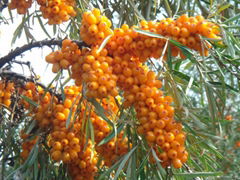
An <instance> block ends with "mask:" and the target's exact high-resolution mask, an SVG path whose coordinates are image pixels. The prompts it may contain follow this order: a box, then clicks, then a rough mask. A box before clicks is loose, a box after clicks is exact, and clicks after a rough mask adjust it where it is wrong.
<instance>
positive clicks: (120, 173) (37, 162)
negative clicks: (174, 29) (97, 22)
mask: <svg viewBox="0 0 240 180" xmlns="http://www.w3.org/2000/svg"><path fill="white" fill-rule="evenodd" d="M34 3H36V2H34ZM0 5H1V4H0ZM239 6H240V5H239V2H238V1H234V0H231V1H230V0H229V1H220V0H215V1H213V0H211V1H199V0H196V1H194V2H193V1H189V0H182V1H180V0H172V1H169V0H162V1H161V0H149V1H145V0H140V1H136V0H126V1H117V0H112V1H100V0H99V1H91V0H83V1H80V0H77V1H76V7H75V8H74V9H75V11H76V16H75V17H71V18H70V20H69V21H67V22H65V23H64V24H60V25H48V24H47V21H46V20H45V19H43V17H42V13H41V12H40V11H39V10H38V9H35V8H34V7H32V8H30V9H29V10H28V12H27V13H26V14H25V15H22V21H21V23H20V24H19V25H18V27H17V28H16V30H15V32H14V37H13V39H12V43H13V44H14V43H15V42H16V41H18V38H19V37H23V36H25V37H26V40H27V42H28V43H29V44H31V43H32V42H33V43H34V42H37V41H36V39H37V37H34V35H33V34H34V30H35V29H34V27H35V24H37V23H39V25H40V27H41V30H42V31H43V32H44V33H45V34H46V38H47V40H49V41H50V40H51V39H52V38H56V39H57V40H60V41H61V40H62V39H65V38H66V37H68V38H69V39H72V40H76V42H78V41H79V40H81V37H80V33H79V29H80V24H81V21H82V19H81V18H82V14H83V12H85V11H86V10H89V9H92V8H93V7H96V8H100V9H101V10H102V12H104V14H105V15H106V16H107V18H108V19H110V20H111V21H112V23H113V27H114V28H119V27H121V26H122V25H123V24H125V23H126V24H128V25H129V26H130V25H136V24H139V23H140V21H141V20H143V19H146V20H154V21H155V20H161V19H163V18H167V17H173V18H174V19H176V18H177V17H179V16H180V15H182V14H185V13H186V14H188V15H189V16H196V15H198V14H202V15H203V16H204V17H205V18H206V19H208V21H210V22H213V23H215V24H217V25H218V26H219V27H220V29H221V42H222V43H220V42H219V40H216V39H215V40H214V39H209V38H206V37H202V38H203V40H207V41H208V42H211V45H212V48H211V49H209V55H208V56H200V55H199V53H198V52H196V51H192V50H191V49H189V48H187V47H186V46H183V45H182V44H178V43H177V42H176V41H174V40H171V43H175V45H176V46H178V47H179V48H180V49H181V52H183V53H184V55H185V56H186V57H187V58H186V59H184V60H182V59H181V58H180V57H173V56H171V53H168V54H167V56H166V61H155V60H154V59H150V60H149V61H148V62H147V63H145V64H146V65H147V66H148V68H149V69H150V70H152V71H154V72H157V74H158V76H157V77H158V78H159V79H160V80H162V82H163V87H162V89H163V91H164V95H168V96H171V97H173V102H174V103H173V107H174V109H175V119H176V121H177V122H180V123H182V124H183V126H184V128H183V129H184V131H185V132H186V133H187V139H186V143H185V146H186V149H187V151H188V153H189V158H188V161H187V163H186V164H184V166H183V167H182V168H180V169H175V168H173V167H167V168H163V167H162V165H161V162H160V160H159V159H158V157H157V154H156V153H155V150H154V149H153V148H149V146H148V143H147V142H146V139H145V137H143V136H140V135H139V133H138V132H137V130H136V129H137V126H138V123H137V117H136V111H135V110H134V108H133V107H130V108H128V109H124V107H123V104H122V103H121V100H118V99H115V100H114V102H116V104H118V105H119V107H118V108H119V111H118V112H117V113H116V114H117V117H118V121H117V122H114V121H111V120H110V119H111V118H112V117H111V118H110V117H108V116H106V109H105V108H104V107H103V104H102V102H100V101H98V100H96V99H88V101H87V102H86V104H85V106H86V108H85V110H84V112H83V117H84V118H83V119H85V121H84V123H86V125H85V126H83V128H84V129H83V131H84V132H85V133H86V136H85V138H86V139H90V140H91V141H93V142H94V141H95V139H96V136H95V135H94V130H95V129H94V128H93V127H94V125H92V124H91V121H90V120H89V119H90V115H88V113H89V112H93V113H96V114H97V115H98V116H99V117H101V118H102V119H103V120H105V121H104V122H107V123H108V124H109V127H110V128H111V130H112V131H111V133H110V134H109V135H108V136H106V137H105V138H104V139H103V140H101V141H100V142H98V144H96V145H95V147H93V149H97V146H100V145H103V144H106V143H107V142H110V141H111V140H113V139H114V138H117V137H118V134H121V133H122V134H123V136H124V137H127V139H128V150H129V151H128V152H127V153H125V154H124V155H122V156H121V157H120V159H119V160H118V161H117V162H115V163H114V164H112V165H111V166H110V167H106V166H101V158H100V159H99V162H98V164H97V166H98V167H100V168H98V174H97V176H96V179H117V178H118V179H133V178H134V179H179V180H181V179H192V178H206V179H238V178H239V177H240V174H239V170H240V167H239V164H238V162H239V153H240V150H239V145H238V144H237V142H238V140H239V138H240V136H239V135H238V134H239V128H240V124H239V122H238V118H239V117H238V115H239V113H240V106H239V105H238V104H239V103H240V98H239V91H240V89H239V79H240V73H239V70H240V69H239V64H240V56H239V55H240V51H239V50H240V39H239V21H240V20H239V18H240V14H239ZM119 7H120V8H119ZM8 13H9V17H11V18H9V19H8V18H7V17H8ZM15 16H16V14H15V12H13V11H9V12H7V8H5V9H3V13H2V14H1V16H0V23H6V24H10V23H15V22H14V17H15ZM50 24H51V23H50ZM30 27H31V28H30ZM136 31H137V32H139V33H143V34H144V33H145V35H147V36H149V37H151V36H155V34H152V33H149V32H146V31H141V30H137V29H136ZM108 38H109V37H107V38H106V40H105V42H104V43H103V44H102V47H101V49H102V48H104V47H103V46H105V45H106V44H105V43H107V42H108V40H109V39H108ZM57 44H58V43H57ZM81 46H82V44H81ZM85 46H87V45H86V44H85ZM168 52H171V49H168ZM29 53H31V52H29ZM48 53H49V52H48ZM17 55H18V54H17ZM4 58H5V57H2V58H1V61H0V64H1V62H3V61H4V62H5V61H6V60H4ZM11 58H12V59H11V61H12V60H13V59H14V57H11ZM23 58H24V57H23ZM16 63H17V62H16V61H12V62H11V63H10V66H8V65H7V64H3V65H4V66H2V69H1V70H2V71H1V74H0V76H1V77H2V79H3V78H7V79H8V80H11V81H12V82H14V83H15V84H17V87H21V88H22V87H24V85H25V83H26V82H29V81H31V82H34V83H39V82H38V77H37V76H33V77H30V78H29V77H28V78H27V79H26V78H25V79H24V78H23V77H24V76H20V75H19V74H16V73H10V75H6V74H8V70H11V68H12V67H14V66H16ZM23 66H24V68H25V69H28V67H29V64H25V65H24V64H23ZM6 70H7V71H6ZM4 72H5V73H4ZM32 74H34V72H32ZM66 74H67V73H64V71H62V70H61V71H59V72H58V73H57V74H56V76H55V77H53V78H52V81H51V82H50V83H49V84H48V85H45V86H44V85H42V84H41V83H40V85H41V87H43V89H45V90H47V91H49V92H50V94H51V95H52V96H55V95H56V96H57V97H58V98H59V99H62V100H64V99H65V98H66V96H67V95H66V94H65V93H64V92H65V89H64V88H65V86H67V85H70V84H72V81H70V80H69V79H70V71H69V70H68V74H67V75H66ZM23 75H24V74H23ZM19 80H20V81H19ZM38 85H39V84H38ZM53 86H54V87H53ZM17 92H18V91H17ZM18 93H19V92H18ZM84 93H85V92H84V90H83V92H82V95H83V97H82V98H83V99H84V98H85V100H86V97H84ZM40 95H41V96H42V97H44V96H46V92H44V93H43V94H40ZM120 96H121V97H122V101H123V91H121V92H120ZM79 98H80V97H79ZM76 99H77V98H76ZM11 100H12V103H11V105H10V106H9V107H7V106H4V105H3V103H1V105H2V106H1V109H0V113H1V114H0V117H1V119H0V162H1V165H0V172H1V173H0V174H1V176H2V179H5V178H6V179H12V178H13V177H15V178H17V177H18V176H19V177H20V178H23V179H68V178H69V179H70V177H69V175H68V173H67V170H68V169H67V167H66V166H67V165H66V164H64V163H62V162H58V163H54V161H53V160H52V159H51V157H50V156H49V152H50V148H49V147H48V145H47V143H43V142H44V139H45V140H46V139H47V136H46V134H47V133H44V132H42V131H39V130H38V129H37V125H36V121H35V120H34V118H33V116H29V115H31V112H32V111H31V110H32V109H31V108H30V109H28V110H24V107H22V101H25V103H26V102H27V103H28V105H29V106H30V107H32V108H33V109H34V106H38V105H39V104H38V103H36V102H34V101H33V100H32V99H31V98H28V97H27V95H22V96H19V94H17V93H16V94H14V96H13V97H11ZM76 102H78V103H76V105H77V106H78V107H77V109H78V110H81V108H82V106H83V105H82V104H84V103H83V101H82V99H81V100H80V99H78V100H76ZM17 107H18V108H17ZM91 108H92V109H91ZM69 109H70V113H71V114H72V109H73V107H70V108H69ZM90 114H91V113H90ZM109 118H110V119H109ZM70 119H71V118H70V116H69V117H68V119H67V120H66V126H69V125H71V123H70ZM76 119H77V118H76ZM76 121H77V120H76ZM22 129H24V130H25V132H27V134H33V136H32V137H31V136H30V137H29V139H28V140H34V138H35V137H36V136H38V137H40V138H39V139H38V140H37V141H36V143H35V145H33V147H32V150H31V151H30V153H29V155H28V156H27V159H26V160H25V161H24V162H23V160H22V158H21V156H20V154H21V152H22V150H21V148H20V147H21V145H22V138H21V137H20V131H21V130H22ZM130 144H131V145H130ZM130 146H132V149H131V148H130ZM86 147H87V143H85V144H83V148H84V149H85V148H86ZM93 151H94V150H93ZM151 156H152V157H153V159H154V161H155V162H156V163H149V162H150V161H151V160H150V159H151Z"/></svg>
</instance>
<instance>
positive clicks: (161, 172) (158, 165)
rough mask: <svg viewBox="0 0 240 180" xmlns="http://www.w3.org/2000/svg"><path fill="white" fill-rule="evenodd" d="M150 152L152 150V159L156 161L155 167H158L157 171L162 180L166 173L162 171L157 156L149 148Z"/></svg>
mask: <svg viewBox="0 0 240 180" xmlns="http://www.w3.org/2000/svg"><path fill="white" fill-rule="evenodd" d="M151 150H152V154H153V158H154V160H155V161H156V163H157V167H158V169H159V171H160V177H161V178H162V179H163V176H166V172H165V170H164V169H163V167H162V166H161V164H160V160H159V158H158V157H157V154H156V152H155V151H154V149H153V148H151Z"/></svg>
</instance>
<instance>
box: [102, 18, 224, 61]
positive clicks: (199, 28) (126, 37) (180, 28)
mask: <svg viewBox="0 0 240 180" xmlns="http://www.w3.org/2000/svg"><path fill="white" fill-rule="evenodd" d="M134 28H135V29H140V30H144V31H148V32H151V33H155V34H158V35H161V36H162V37H163V38H155V37H150V36H147V35H143V34H139V33H136V32H135V31H134ZM218 29H219V28H218V26H217V25H215V24H213V23H211V22H208V21H206V20H205V19H204V18H203V17H202V16H196V17H188V16H187V15H182V16H180V17H179V18H178V19H176V20H173V19H172V18H167V19H164V20H161V21H159V22H153V21H149V22H147V21H145V20H143V21H141V22H140V26H132V27H131V28H130V27H129V26H128V25H126V24H124V25H122V27H121V28H117V29H115V30H114V36H113V37H112V38H111V40H110V41H109V43H108V45H107V49H108V50H109V54H112V55H114V56H116V55H118V56H122V55H123V54H129V55H130V56H132V57H139V58H140V60H141V62H145V61H146V60H147V59H148V58H150V57H154V58H156V59H157V58H159V57H161V56H163V57H164V59H166V57H167V51H165V52H163V49H164V46H165V44H166V41H167V39H166V38H170V39H172V40H175V41H177V42H179V43H181V44H182V45H184V46H187V47H188V48H190V49H194V50H196V51H198V52H199V53H200V54H201V55H205V56H207V55H208V48H210V47H211V46H210V44H203V43H202V42H201V39H200V35H201V36H205V37H207V38H215V39H219V38H220V37H219V36H218V35H219V30H218ZM170 46H171V49H170V51H171V52H170V53H171V55H172V56H179V55H180V57H181V58H182V59H184V58H185V57H184V55H183V53H182V52H181V51H180V49H179V48H178V47H177V46H174V45H173V44H170ZM168 50H169V49H168ZM163 53H164V54H163Z"/></svg>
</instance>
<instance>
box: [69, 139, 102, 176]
mask: <svg viewBox="0 0 240 180" xmlns="http://www.w3.org/2000/svg"><path fill="white" fill-rule="evenodd" d="M84 144H85V143H82V146H81V147H82V148H84ZM93 146H94V145H93V143H92V142H91V141H90V140H89V141H88V142H87V145H86V148H85V149H83V150H82V151H81V153H80V154H79V158H77V159H75V161H74V163H71V164H69V167H68V171H69V174H70V175H71V177H72V178H73V180H85V179H89V180H94V176H95V175H96V172H97V170H98V168H97V162H98V154H97V152H96V151H95V150H94V148H93Z"/></svg>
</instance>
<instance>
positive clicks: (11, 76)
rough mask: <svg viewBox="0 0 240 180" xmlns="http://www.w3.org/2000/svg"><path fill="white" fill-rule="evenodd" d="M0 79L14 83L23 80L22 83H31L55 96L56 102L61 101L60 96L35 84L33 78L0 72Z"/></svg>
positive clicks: (38, 83)
mask: <svg viewBox="0 0 240 180" xmlns="http://www.w3.org/2000/svg"><path fill="white" fill-rule="evenodd" d="M0 77H2V78H6V79H8V80H12V81H14V82H16V81H19V80H23V81H24V82H33V83H34V84H36V85H38V86H40V87H42V88H43V89H44V90H47V91H48V92H50V94H53V95H54V96H56V97H57V98H58V100H61V99H62V96H61V94H57V93H56V92H54V91H53V90H52V89H48V88H47V87H46V86H45V85H44V84H42V83H40V82H37V81H36V79H34V78H33V77H26V76H24V75H22V74H19V73H15V72H12V71H2V72H1V71H0Z"/></svg>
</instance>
